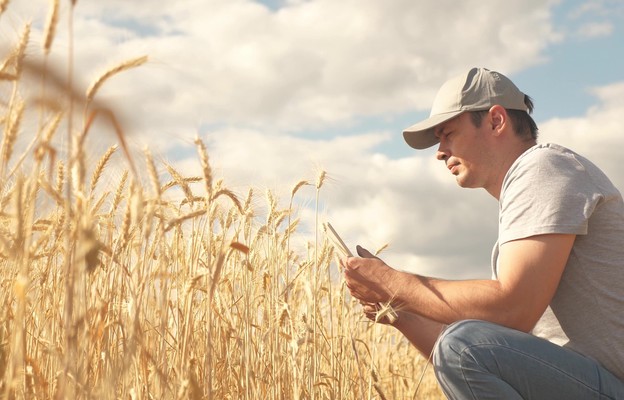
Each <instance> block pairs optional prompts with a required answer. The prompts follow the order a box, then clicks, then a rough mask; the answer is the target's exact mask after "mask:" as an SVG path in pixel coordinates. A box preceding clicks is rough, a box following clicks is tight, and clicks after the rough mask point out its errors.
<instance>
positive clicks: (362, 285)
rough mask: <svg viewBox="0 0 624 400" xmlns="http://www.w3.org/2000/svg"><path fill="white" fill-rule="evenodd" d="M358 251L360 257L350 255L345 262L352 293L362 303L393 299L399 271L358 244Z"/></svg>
mask: <svg viewBox="0 0 624 400" xmlns="http://www.w3.org/2000/svg"><path fill="white" fill-rule="evenodd" d="M357 253H358V255H359V256H360V257H349V258H347V259H346V261H344V262H343V266H344V276H345V281H346V283H347V287H348V288H349V291H350V292H351V295H352V296H353V297H355V298H356V299H358V300H360V303H362V304H369V305H374V304H376V303H386V302H389V301H391V300H392V297H393V291H392V285H393V282H394V280H395V276H396V274H397V272H398V271H396V270H394V269H392V268H390V267H389V266H388V265H386V264H385V263H384V262H383V261H381V260H380V259H379V258H377V257H375V256H374V255H373V254H371V253H370V252H369V251H368V250H366V249H364V248H362V247H360V246H357ZM370 311H372V310H370Z"/></svg>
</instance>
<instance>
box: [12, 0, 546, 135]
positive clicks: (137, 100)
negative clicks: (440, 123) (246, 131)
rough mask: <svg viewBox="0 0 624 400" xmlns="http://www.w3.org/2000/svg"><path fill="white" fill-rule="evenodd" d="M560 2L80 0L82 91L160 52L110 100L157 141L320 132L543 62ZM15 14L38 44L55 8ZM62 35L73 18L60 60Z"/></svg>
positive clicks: (122, 80)
mask: <svg viewBox="0 0 624 400" xmlns="http://www.w3.org/2000/svg"><path fill="white" fill-rule="evenodd" d="M26 3H29V4H30V3H31V2H26ZM552 3H553V2H544V1H541V0H530V1H524V2H520V1H517V2H509V3H506V5H505V7H504V8H501V7H499V2H498V1H495V0H489V1H477V0H472V1H464V2H459V3H458V2H455V1H448V0H447V1H443V2H440V1H433V0H430V1H419V2H414V1H407V0H402V1H394V2H380V1H377V0H357V1H356V0H345V1H330V0H313V1H305V2H287V3H286V4H284V7H282V8H280V9H279V10H278V11H277V12H271V11H270V10H269V9H268V8H266V7H264V6H262V5H260V4H258V3H255V2H253V1H250V0H210V1H204V0H201V1H200V0H185V1H178V2H171V3H169V4H167V5H166V6H160V7H153V6H152V4H151V2H148V1H145V0H142V1H132V2H128V1H121V0H109V1H106V2H78V3H77V6H76V9H75V24H74V25H75V34H74V40H75V46H76V50H75V60H76V67H77V68H76V70H77V71H80V73H81V74H83V76H82V77H80V78H79V79H77V82H78V83H79V84H81V85H82V86H85V87H86V86H87V85H88V84H89V83H90V82H91V81H92V80H93V79H95V77H96V76H97V75H98V74H99V73H100V72H101V71H103V70H105V69H106V68H107V67H109V66H110V65H112V64H115V63H117V62H120V61H123V60H125V59H128V58H131V57H136V56H138V55H143V54H147V55H149V56H150V57H151V60H152V61H151V64H150V65H148V66H145V67H142V68H141V70H140V71H138V72H137V71H132V72H127V73H124V74H122V75H120V76H117V77H114V79H111V81H110V82H108V83H107V84H106V85H105V87H103V88H102V91H101V96H107V98H109V99H112V100H113V101H114V102H116V103H118V104H121V106H120V108H122V109H123V110H124V111H125V114H128V115H129V117H132V120H133V121H134V124H133V125H132V129H131V130H133V131H135V132H137V135H140V136H143V137H147V138H149V142H150V143H151V144H152V145H154V144H155V143H160V144H161V145H162V146H163V147H165V146H167V145H168V144H169V143H170V142H171V137H172V135H173V137H174V138H175V137H176V136H175V135H189V136H191V137H192V136H194V134H195V133H196V132H195V131H196V130H197V128H198V127H199V126H200V125H202V124H207V125H215V124H216V125H230V126H244V127H247V128H262V129H263V130H268V131H271V130H279V131H282V132H284V131H293V130H306V129H310V128H313V129H320V128H323V127H328V126H336V125H339V124H344V123H348V122H349V121H351V120H352V119H353V118H355V117H358V116H373V115H384V114H388V113H400V112H405V111H407V110H413V109H420V110H425V109H427V108H428V107H429V105H430V101H431V98H432V97H433V95H434V93H435V91H436V90H437V88H438V86H439V84H440V83H441V82H442V81H443V80H444V79H445V78H446V77H447V76H449V75H450V74H453V73H456V72H457V71H458V70H460V69H464V68H465V67H467V66H472V65H487V66H490V67H492V68H497V69H501V70H505V71H507V72H508V73H513V72H514V71H518V70H521V69H523V68H525V67H527V66H530V65H533V64H535V63H538V62H540V61H541V59H542V58H543V55H542V51H543V50H544V49H545V47H546V46H548V44H549V43H552V42H553V41H555V40H557V34H556V33H555V32H554V31H553V28H552V25H551V23H550V19H549V18H550V15H549V12H550V11H549V9H550V5H551V4H552ZM11 6H13V3H11ZM13 9H14V10H16V11H15V12H16V13H17V12H18V11H20V10H21V11H22V12H23V13H32V14H33V15H34V16H33V18H35V22H36V23H35V33H37V32H39V35H40V30H41V26H42V25H43V22H42V21H43V20H44V19H45V13H46V12H47V10H44V9H41V7H39V5H37V6H35V4H34V3H32V4H30V5H23V4H19V5H15V6H14V7H13ZM67 11H68V6H67V5H65V6H64V14H63V17H62V18H66V13H67ZM510 14H511V15H513V16H514V18H511V19H510V18H503V17H504V16H505V15H510ZM501 21H504V23H501ZM37 29H39V31H37ZM65 29H66V24H65V19H63V20H62V23H61V24H60V25H59V29H58V30H59V33H58V38H57V40H56V45H57V48H56V49H55V52H54V54H55V56H56V57H58V58H57V59H58V60H61V62H62V60H64V57H65V51H66V49H67V34H66V31H65ZM34 37H36V34H35V35H34ZM415 88H418V90H416V89H415ZM159 138H160V139H159Z"/></svg>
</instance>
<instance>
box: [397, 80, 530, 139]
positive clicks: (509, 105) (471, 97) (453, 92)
mask: <svg viewBox="0 0 624 400" xmlns="http://www.w3.org/2000/svg"><path fill="white" fill-rule="evenodd" d="M524 98H525V95H524V93H522V92H521V91H520V90H519V89H518V88H517V87H516V85H514V83H513V82H512V81H511V80H509V78H507V77H506V76H505V75H503V74H501V73H499V72H495V71H490V70H488V69H485V68H472V69H471V70H470V71H468V72H465V73H463V74H461V75H459V76H456V77H454V78H451V79H449V80H448V81H446V82H445V83H444V84H443V85H442V87H440V90H439V91H438V94H437V95H436V97H435V99H434V100H433V105H432V106H431V114H430V115H429V118H427V119H426V120H424V121H421V122H419V123H417V124H414V125H412V126H410V127H409V128H406V129H405V130H404V131H403V138H405V141H406V142H407V144H409V145H410V146H411V147H413V148H415V149H426V148H428V147H431V146H433V145H435V144H436V143H438V141H439V140H438V138H437V137H436V136H435V135H434V128H435V127H436V126H437V125H439V124H441V123H443V122H446V121H448V120H450V119H451V118H453V117H456V116H458V115H459V114H461V113H463V112H466V111H481V110H489V109H490V108H491V107H492V106H494V105H500V106H503V107H505V108H506V109H509V110H523V111H527V112H528V108H527V105H526V104H525V103H524Z"/></svg>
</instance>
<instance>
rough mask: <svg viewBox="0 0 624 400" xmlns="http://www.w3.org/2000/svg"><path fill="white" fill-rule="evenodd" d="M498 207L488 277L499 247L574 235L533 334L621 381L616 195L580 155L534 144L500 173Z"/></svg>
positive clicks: (623, 350) (623, 338) (623, 274)
mask: <svg viewBox="0 0 624 400" xmlns="http://www.w3.org/2000/svg"><path fill="white" fill-rule="evenodd" d="M499 207H500V208H499V233H498V235H499V236H498V242H497V243H496V245H495V246H494V251H493V254H492V268H493V273H494V277H496V276H497V259H498V246H499V245H500V244H503V243H505V242H508V241H512V240H516V239H522V238H527V237H530V236H534V235H541V234H551V233H567V234H576V235H577V236H576V240H575V242H574V246H573V247H572V251H571V253H570V257H569V259H568V263H567V265H566V268H565V271H564V273H563V276H562V278H561V281H560V283H559V287H558V288H557V292H556V293H555V296H554V298H553V300H552V302H551V304H550V307H549V309H548V310H547V312H546V313H545V314H544V316H543V317H542V319H540V321H539V322H538V324H537V326H536V327H535V329H534V330H533V333H534V334H535V335H537V336H540V337H545V338H546V339H549V340H551V341H552V342H554V343H557V344H560V345H563V346H566V347H569V348H571V349H573V350H575V351H577V352H579V353H581V354H584V355H586V356H588V357H591V358H593V359H595V360H597V361H598V362H600V363H601V364H602V365H603V366H605V367H606V368H607V369H609V370H610V371H611V372H612V373H613V374H615V375H616V376H618V377H619V378H620V379H623V380H624V202H623V201H622V196H621V194H620V192H619V191H618V190H617V189H616V188H615V186H613V184H612V183H611V181H610V180H609V179H608V178H607V177H606V175H605V174H604V173H603V172H602V171H601V170H600V169H599V168H598V167H596V166H595V165H594V164H593V163H591V162H590V161H589V160H587V159H585V158H584V157H582V156H580V155H578V154H576V153H574V152H572V151H571V150H568V149H566V148H564V147H562V146H559V145H555V144H539V145H536V146H533V147H532V148H530V149H529V150H527V151H526V152H525V153H524V154H522V155H521V156H520V157H519V158H518V159H517V160H516V161H515V162H514V164H513V165H512V166H511V168H510V169H509V171H508V172H507V175H506V176H505V179H504V181H503V187H502V190H501V196H500V200H499ZM544 267H545V268H547V267H548V266H547V265H545V266H544ZM551 311H552V313H551Z"/></svg>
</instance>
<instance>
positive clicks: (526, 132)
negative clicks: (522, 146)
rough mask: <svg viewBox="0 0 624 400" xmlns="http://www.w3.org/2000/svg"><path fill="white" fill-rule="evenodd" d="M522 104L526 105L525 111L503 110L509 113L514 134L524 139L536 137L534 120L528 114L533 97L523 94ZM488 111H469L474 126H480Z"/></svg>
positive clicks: (531, 108) (531, 110) (531, 106)
mask: <svg viewBox="0 0 624 400" xmlns="http://www.w3.org/2000/svg"><path fill="white" fill-rule="evenodd" d="M524 104H526V106H527V111H523V110H510V109H505V110H507V114H508V115H509V119H510V120H511V125H512V126H513V127H514V131H515V132H516V135H518V136H520V137H522V138H525V139H537V135H538V133H539V130H538V128H537V124H536V123H535V120H533V118H532V117H531V115H530V114H531V113H532V112H533V99H532V98H531V97H529V96H528V95H524ZM488 112H489V110H482V111H472V112H471V113H470V119H471V120H472V123H473V124H474V126H477V127H479V126H481V123H482V122H483V118H485V116H486V115H487V113H488Z"/></svg>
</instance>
